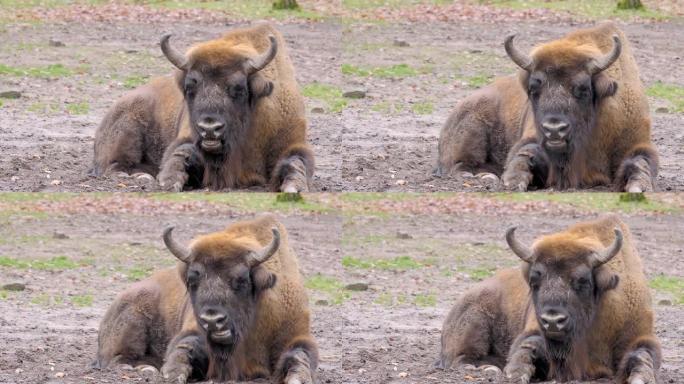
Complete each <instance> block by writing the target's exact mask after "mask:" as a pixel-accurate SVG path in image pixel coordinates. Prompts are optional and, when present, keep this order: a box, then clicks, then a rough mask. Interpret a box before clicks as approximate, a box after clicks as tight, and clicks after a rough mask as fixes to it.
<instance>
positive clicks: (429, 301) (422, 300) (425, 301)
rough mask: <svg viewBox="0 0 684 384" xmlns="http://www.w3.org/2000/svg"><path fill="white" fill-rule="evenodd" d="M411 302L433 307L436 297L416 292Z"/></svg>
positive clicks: (419, 305)
mask: <svg viewBox="0 0 684 384" xmlns="http://www.w3.org/2000/svg"><path fill="white" fill-rule="evenodd" d="M413 304H415V305H416V306H418V307H434V306H436V305H437V297H436V296H435V295H433V294H426V295H424V294H417V295H415V296H414V297H413Z"/></svg>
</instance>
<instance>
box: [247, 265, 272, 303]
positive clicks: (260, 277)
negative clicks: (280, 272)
mask: <svg viewBox="0 0 684 384" xmlns="http://www.w3.org/2000/svg"><path fill="white" fill-rule="evenodd" d="M276 280H277V278H276V275H274V274H273V273H271V272H269V271H268V270H267V269H266V268H264V267H262V266H259V267H256V268H253V269H252V284H253V285H254V295H255V296H258V295H259V294H260V293H261V292H263V291H265V290H267V289H271V288H273V286H274V285H275V283H276Z"/></svg>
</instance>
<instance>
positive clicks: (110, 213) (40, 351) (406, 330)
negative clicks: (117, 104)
mask: <svg viewBox="0 0 684 384" xmlns="http://www.w3.org/2000/svg"><path fill="white" fill-rule="evenodd" d="M103 198H104V197H103ZM426 198H427V197H426ZM48 199H51V198H48ZM84 199H89V200H87V201H84ZM92 199H93V197H79V198H75V199H72V200H69V201H68V202H67V203H64V204H65V205H64V206H57V205H55V204H53V203H50V204H47V205H46V206H47V207H48V208H47V209H45V208H44V207H43V208H41V209H34V210H31V209H22V210H16V209H15V208H12V207H11V206H9V207H8V206H5V207H4V210H3V211H2V213H3V214H2V219H3V220H2V225H1V227H0V233H1V235H0V238H2V241H1V242H0V255H2V256H4V257H5V259H7V258H9V259H11V260H15V261H24V262H28V261H33V265H32V267H30V268H27V267H25V266H24V267H22V266H17V265H16V264H15V265H13V266H12V265H10V266H0V283H2V284H6V283H10V282H21V283H24V284H26V289H25V290H24V291H21V292H8V291H3V296H2V297H1V299H0V324H1V325H2V326H1V327H0V383H121V382H124V383H126V382H130V383H137V382H158V379H157V378H154V377H151V378H150V377H147V378H144V377H141V376H139V375H138V373H137V372H135V371H126V370H123V369H121V368H113V369H109V370H105V371H95V370H92V369H90V368H89V367H88V366H89V363H90V362H91V360H92V359H93V357H94V355H95V351H96V343H97V342H96V337H97V327H98V323H99V321H100V319H101V317H102V315H103V314H104V312H105V310H106V308H107V306H108V305H109V304H110V303H111V301H112V300H113V299H114V297H115V295H116V294H117V293H118V292H120V291H121V290H122V289H124V288H125V287H126V286H128V285H129V284H131V282H132V281H135V280H138V279H141V278H144V276H146V275H148V274H149V273H150V271H151V270H154V269H156V268H160V267H164V266H169V265H172V264H173V262H174V259H173V258H172V257H171V256H170V255H169V254H168V253H167V252H166V251H165V250H164V248H163V245H162V243H161V240H160V233H161V230H162V228H163V227H164V226H166V225H169V224H175V225H177V226H178V228H177V233H178V235H179V237H180V238H181V239H182V240H188V239H190V238H191V237H192V236H194V235H196V234H199V233H205V232H208V231H213V230H217V229H219V228H221V227H223V226H224V225H226V223H228V222H232V221H235V220H239V219H241V218H246V217H251V216H252V215H253V214H252V213H250V212H247V211H245V210H240V209H233V208H227V207H226V206H224V205H220V206H219V205H217V204H215V203H210V202H207V203H206V207H205V209H204V210H202V211H199V212H197V209H196V208H193V207H191V206H181V205H180V203H170V204H167V205H165V206H164V209H163V210H162V209H160V208H159V207H158V206H157V204H158V202H156V200H155V201H154V204H152V203H149V204H148V203H144V202H143V203H144V204H143V203H141V198H139V197H134V196H131V195H126V196H119V197H117V199H116V204H118V206H121V207H126V209H125V210H123V209H122V210H118V209H117V208H116V207H111V206H112V203H111V202H109V200H108V201H107V203H106V204H101V205H102V206H98V203H97V202H96V201H93V200H92ZM420 199H421V198H419V199H417V200H414V201H413V202H414V203H415V204H416V205H419V204H422V202H421V200H420ZM334 200H335V198H329V199H328V198H327V197H323V198H320V199H319V202H320V203H321V204H324V205H325V204H327V203H325V202H326V201H328V203H329V202H331V201H332V202H333V203H334ZM466 200H467V199H464V201H466ZM450 201H452V203H451V204H453V205H456V207H457V206H458V200H457V199H454V200H450ZM141 205H142V206H144V207H145V209H140V210H139V211H138V212H136V210H132V209H129V208H131V207H139V206H141ZM333 205H334V204H333ZM49 207H52V208H49ZM64 207H70V208H69V209H64ZM155 207H156V208H155ZM216 207H217V208H216ZM456 207H454V206H451V207H444V208H443V210H442V212H453V210H454V209H457V208H456ZM13 209H14V210H13ZM536 209H537V210H536V211H535V210H532V209H528V210H527V211H526V210H525V209H523V206H522V205H520V204H518V203H515V202H510V203H505V204H503V205H502V206H500V209H496V210H484V211H482V212H475V213H464V214H460V215H454V214H444V213H439V210H437V211H431V212H432V213H431V214H401V213H400V212H395V213H391V212H388V211H387V210H370V211H368V212H366V213H364V214H360V213H358V211H356V210H353V209H346V208H345V209H344V210H343V211H340V210H328V209H324V210H320V211H316V210H314V211H311V212H303V211H283V210H279V211H278V212H276V214H277V215H278V217H279V218H281V220H282V221H283V223H284V224H285V226H286V227H287V229H288V232H289V234H290V242H291V246H292V248H293V249H294V251H295V253H296V254H297V255H298V257H299V259H300V265H301V271H302V273H303V275H304V276H305V278H306V280H307V286H308V287H309V289H308V293H309V296H310V302H311V308H312V313H313V321H312V327H313V334H314V335H315V337H316V339H317V341H318V343H319V346H320V354H321V362H320V368H319V371H318V378H319V380H318V382H319V383H369V384H378V383H433V382H434V383H438V382H441V383H465V382H483V383H487V382H496V383H499V382H501V383H505V382H506V381H504V380H503V379H502V378H500V377H497V376H493V375H485V374H484V373H482V372H479V371H470V370H463V369H454V370H449V371H440V370H436V369H434V368H432V364H433V363H434V362H435V360H436V358H437V356H438V352H439V337H440V329H441V325H442V322H443V320H444V318H445V317H446V314H447V313H448V311H449V310H450V308H451V307H452V305H453V304H454V303H455V302H456V300H457V299H458V298H459V297H460V295H461V294H462V293H463V292H464V290H465V289H467V288H468V287H470V286H471V285H472V284H474V283H475V282H476V281H478V280H480V279H482V278H484V277H486V276H488V275H489V274H491V272H492V271H493V270H496V269H498V268H503V267H510V266H515V265H516V264H517V261H516V258H515V256H514V255H512V254H511V253H510V252H509V251H507V249H506V246H505V242H504V241H503V233H504V231H505V229H506V228H507V227H508V226H510V225H519V226H520V229H519V235H520V236H521V238H522V239H523V240H524V241H531V240H532V239H533V238H534V237H536V236H538V235H540V234H545V233H550V232H553V231H557V230H560V229H562V228H564V227H565V226H567V225H570V224H572V223H575V222H577V221H580V220H586V219H591V218H594V217H596V216H597V213H595V212H591V211H586V210H579V209H567V207H566V209H560V210H559V209H553V210H550V211H549V210H539V209H538V207H537V208H536ZM60 211H61V212H68V213H58V212H60ZM162 212H166V213H162ZM468 212H473V211H472V210H468ZM506 212H515V213H514V214H507V213H506ZM620 215H621V217H622V218H623V219H624V220H625V221H626V222H627V223H628V225H629V226H630V227H631V230H632V233H633V235H634V239H635V241H636V244H635V245H636V248H637V250H638V252H639V253H640V255H641V257H642V259H643V262H644V268H645V271H646V274H647V276H648V278H649V279H650V278H654V277H656V276H658V275H660V274H665V275H667V276H674V277H678V278H680V279H681V278H684V262H682V249H684V239H682V237H681V233H682V231H684V218H683V217H682V216H681V215H680V214H661V213H649V212H643V211H639V212H635V213H632V214H626V213H620ZM56 256H63V258H62V259H60V260H62V261H61V262H60V263H57V262H55V260H54V259H53V258H55V257H56ZM36 260H43V261H44V263H43V264H36V262H35V261H36ZM50 260H52V261H50ZM5 264H7V262H5ZM354 283H363V284H367V285H368V288H367V290H362V291H350V290H347V289H345V288H344V287H345V286H346V285H348V284H354ZM653 294H654V297H655V300H654V307H655V312H656V332H657V335H658V337H659V338H660V340H661V342H662V345H663V366H662V368H661V371H660V375H661V381H660V382H661V383H679V382H683V381H684V348H683V347H684V345H683V344H682V340H681V335H682V332H684V328H683V325H682V322H681V319H682V317H683V316H684V306H682V305H680V304H677V303H676V302H674V301H673V300H672V297H670V296H668V294H667V293H665V292H660V291H655V290H654V291H653ZM658 303H659V304H658ZM261 382H262V383H263V382H265V381H261ZM601 382H606V381H601ZM597 383H598V382H597Z"/></svg>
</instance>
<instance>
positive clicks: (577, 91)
mask: <svg viewBox="0 0 684 384" xmlns="http://www.w3.org/2000/svg"><path fill="white" fill-rule="evenodd" d="M572 94H573V96H575V97H576V98H577V99H580V100H583V99H588V98H589V96H591V87H590V86H588V85H587V84H580V85H577V86H575V87H574V88H573V90H572Z"/></svg>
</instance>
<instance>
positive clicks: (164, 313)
mask: <svg viewBox="0 0 684 384" xmlns="http://www.w3.org/2000/svg"><path fill="white" fill-rule="evenodd" d="M172 229H173V228H167V229H166V230H165V231H164V236H163V238H164V243H165V244H166V247H167V248H168V249H169V251H170V252H171V253H172V254H173V255H174V256H175V257H177V258H178V259H179V260H180V261H181V262H180V263H178V266H177V267H176V268H169V269H164V270H161V271H158V272H156V273H155V274H153V275H152V276H151V277H149V278H148V279H146V280H143V281H140V282H138V283H136V284H134V285H133V286H131V287H130V288H128V289H127V290H126V291H124V292H123V293H122V294H120V295H119V296H118V297H117V298H116V300H115V301H114V303H113V304H112V305H111V306H110V308H109V310H108V311H107V313H106V314H105V316H104V318H103V320H102V323H101V324H100V330H99V335H98V351H97V359H96V360H95V362H94V366H95V367H99V368H104V367H107V366H108V365H110V364H112V363H120V364H129V365H132V366H135V367H138V368H139V369H141V370H145V369H150V370H153V371H156V369H160V370H161V373H162V375H163V376H164V378H166V379H172V380H174V381H178V382H182V383H185V382H186V380H188V379H215V380H219V381H225V380H250V379H255V378H260V377H273V378H275V380H277V382H278V383H283V384H310V383H313V381H314V372H315V370H316V366H317V362H318V350H317V346H316V343H315V342H314V340H313V338H312V336H311V334H310V330H309V309H308V299H307V295H306V292H305V290H304V288H303V285H302V281H301V276H300V274H299V271H298V265H297V258H296V256H295V255H294V254H293V253H292V251H291V250H290V247H289V245H288V240H287V232H286V231H285V228H284V227H283V226H282V225H281V224H280V223H278V222H277V221H276V219H275V218H274V217H273V216H270V215H268V216H263V217H260V218H257V219H255V220H251V221H242V222H239V223H235V224H233V225H231V226H229V227H228V228H226V229H225V230H224V231H221V232H216V233H211V234H208V235H204V236H200V237H198V238H196V239H195V240H194V241H193V242H192V243H191V245H190V247H189V248H186V247H185V246H183V245H181V244H180V243H178V242H177V241H176V240H175V239H174V238H173V237H172ZM150 366H151V367H150Z"/></svg>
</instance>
